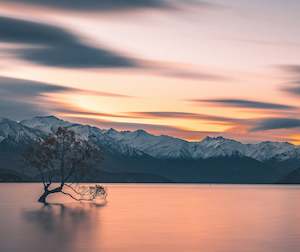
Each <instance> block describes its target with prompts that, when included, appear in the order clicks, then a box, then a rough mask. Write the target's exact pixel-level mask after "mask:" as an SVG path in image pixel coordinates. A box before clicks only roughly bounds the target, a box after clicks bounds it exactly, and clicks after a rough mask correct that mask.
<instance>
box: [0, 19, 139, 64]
mask: <svg viewBox="0 0 300 252" xmlns="http://www.w3.org/2000/svg"><path fill="white" fill-rule="evenodd" d="M0 41H1V42H10V43H16V44H21V45H24V44H27V46H25V45H24V47H23V48H20V49H11V50H10V52H11V53H13V54H15V55H16V56H17V57H19V58H22V59H24V60H28V61H31V62H34V63H37V64H41V65H46V66H52V67H65V68H91V67H98V68H132V67H137V66H138V64H137V63H136V62H135V61H134V59H131V58H128V57H126V56H123V55H121V54H120V53H116V52H113V51H111V50H108V49H106V48H98V47H97V48H96V47H92V46H89V45H87V44H84V43H83V42H82V41H81V40H80V38H79V37H78V36H76V35H74V34H72V33H70V32H68V31H66V30H65V29H62V28H60V27H57V26H53V25H50V24H42V23H37V22H33V21H28V20H21V19H15V18H10V17H0Z"/></svg>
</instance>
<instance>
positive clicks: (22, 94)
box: [0, 76, 130, 119]
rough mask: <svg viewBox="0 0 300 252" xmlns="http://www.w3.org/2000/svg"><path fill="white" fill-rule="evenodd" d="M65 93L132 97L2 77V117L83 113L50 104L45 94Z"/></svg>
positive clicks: (21, 117) (0, 87)
mask: <svg viewBox="0 0 300 252" xmlns="http://www.w3.org/2000/svg"><path fill="white" fill-rule="evenodd" d="M64 92H70V93H78V94H84V95H97V96H110V97H118V98H129V97H130V96H126V95H121V94H115V93H107V92H97V91H96V92H94V91H92V90H83V89H78V88H71V87H64V86H59V85H52V84H47V83H43V82H37V81H31V80H24V79H15V78H8V77H1V76H0V116H1V117H9V118H12V119H23V118H24V117H32V116H36V115H46V114H47V115H48V114H49V113H52V112H60V111H62V110H64V109H65V111H64V112H66V110H67V109H68V111H69V113H71V112H73V113H74V112H75V111H76V112H77V113H83V111H80V109H78V108H73V110H71V108H70V107H68V106H67V104H59V103H58V102H50V101H48V100H47V99H46V97H45V94H49V93H52V94H53V93H64ZM85 113H86V114H89V113H91V112H88V111H87V112H85ZM95 114H98V116H99V115H100V113H95ZM95 114H94V115H95ZM102 116H103V115H102ZM120 117H121V116H120Z"/></svg>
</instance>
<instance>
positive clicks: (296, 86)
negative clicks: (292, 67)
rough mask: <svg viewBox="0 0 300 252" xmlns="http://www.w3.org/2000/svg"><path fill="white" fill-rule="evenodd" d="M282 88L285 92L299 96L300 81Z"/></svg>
mask: <svg viewBox="0 0 300 252" xmlns="http://www.w3.org/2000/svg"><path fill="white" fill-rule="evenodd" d="M281 90H282V91H284V92H287V93H289V94H291V95H296V96H299V95H300V81H297V82H292V83H290V84H289V86H288V87H284V88H282V89H281Z"/></svg>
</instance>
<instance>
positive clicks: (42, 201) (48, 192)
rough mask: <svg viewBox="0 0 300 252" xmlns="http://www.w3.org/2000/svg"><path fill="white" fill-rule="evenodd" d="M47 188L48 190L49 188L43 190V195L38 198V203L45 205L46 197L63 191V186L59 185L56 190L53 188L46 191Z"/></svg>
mask: <svg viewBox="0 0 300 252" xmlns="http://www.w3.org/2000/svg"><path fill="white" fill-rule="evenodd" d="M48 188H49V186H48V187H45V188H44V193H43V194H42V195H41V196H40V197H39V199H38V202H40V203H43V204H47V197H48V196H49V195H50V194H52V193H58V192H61V191H62V189H63V185H61V186H59V187H57V188H54V189H52V190H48Z"/></svg>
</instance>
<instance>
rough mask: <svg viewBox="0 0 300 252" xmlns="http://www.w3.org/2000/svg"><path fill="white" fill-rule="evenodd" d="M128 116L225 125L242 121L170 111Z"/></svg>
mask: <svg viewBox="0 0 300 252" xmlns="http://www.w3.org/2000/svg"><path fill="white" fill-rule="evenodd" d="M126 114H128V115H133V116H138V117H144V118H180V119H196V120H203V121H211V122H222V123H224V124H228V123H229V124H231V123H241V122H242V121H243V120H242V119H235V118H228V117H222V116H214V115H206V114H198V113H188V112H174V111H172V112H170V111H151V112H128V113H126Z"/></svg>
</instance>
